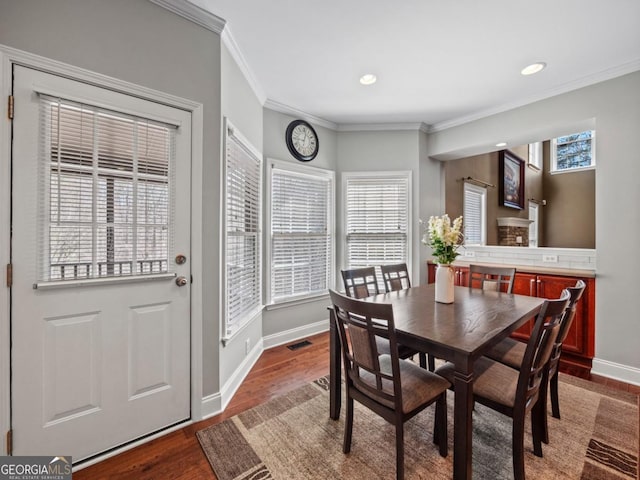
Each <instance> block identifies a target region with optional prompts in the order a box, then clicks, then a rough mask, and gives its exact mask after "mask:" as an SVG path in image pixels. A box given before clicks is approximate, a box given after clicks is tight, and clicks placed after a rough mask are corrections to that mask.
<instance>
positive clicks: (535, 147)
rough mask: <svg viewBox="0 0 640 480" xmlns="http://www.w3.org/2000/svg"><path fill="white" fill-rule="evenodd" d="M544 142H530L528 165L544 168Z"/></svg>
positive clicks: (539, 168)
mask: <svg viewBox="0 0 640 480" xmlns="http://www.w3.org/2000/svg"><path fill="white" fill-rule="evenodd" d="M542 158H543V150H542V142H533V143H530V144H529V154H528V158H527V166H529V167H531V168H533V169H535V170H542Z"/></svg>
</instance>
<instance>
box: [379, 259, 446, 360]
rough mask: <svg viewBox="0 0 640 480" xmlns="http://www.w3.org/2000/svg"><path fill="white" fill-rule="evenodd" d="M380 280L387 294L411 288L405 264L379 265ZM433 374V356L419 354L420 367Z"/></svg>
mask: <svg viewBox="0 0 640 480" xmlns="http://www.w3.org/2000/svg"><path fill="white" fill-rule="evenodd" d="M380 270H381V271H382V279H383V280H384V288H385V290H386V291H387V293H389V292H397V291H398V290H404V289H405V288H411V278H410V277H409V269H408V268H407V264H406V263H396V264H393V265H381V266H380ZM426 365H428V368H429V371H431V372H433V371H434V370H435V360H434V358H433V356H431V355H427V354H426V353H420V366H421V367H422V368H427V367H426Z"/></svg>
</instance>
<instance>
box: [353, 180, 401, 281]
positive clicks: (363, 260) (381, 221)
mask: <svg viewBox="0 0 640 480" xmlns="http://www.w3.org/2000/svg"><path fill="white" fill-rule="evenodd" d="M343 178H344V180H343V182H344V199H345V201H344V203H345V212H346V218H345V233H346V263H347V266H346V268H360V267H369V266H379V265H385V264H393V263H403V262H404V263H407V265H409V264H410V263H411V261H410V260H411V259H410V246H409V239H410V238H411V234H410V233H411V232H410V230H411V229H410V225H409V221H410V219H411V201H410V198H411V172H380V173H344V174H343ZM378 279H379V280H380V281H381V279H382V275H381V273H380V272H378ZM381 285H382V284H381ZM382 289H383V291H384V285H382Z"/></svg>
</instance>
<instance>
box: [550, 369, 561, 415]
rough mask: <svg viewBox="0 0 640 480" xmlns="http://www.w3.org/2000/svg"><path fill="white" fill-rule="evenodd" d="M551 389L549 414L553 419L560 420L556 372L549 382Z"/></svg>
mask: <svg viewBox="0 0 640 480" xmlns="http://www.w3.org/2000/svg"><path fill="white" fill-rule="evenodd" d="M549 383H550V389H551V413H552V415H553V418H560V399H559V398H558V371H557V370H556V372H555V373H554V374H553V377H551V380H550V382H549Z"/></svg>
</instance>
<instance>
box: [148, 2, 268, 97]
mask: <svg viewBox="0 0 640 480" xmlns="http://www.w3.org/2000/svg"><path fill="white" fill-rule="evenodd" d="M152 1H153V0H152ZM222 43H223V44H224V45H225V46H226V47H227V50H229V53H230V54H231V57H232V58H233V59H234V60H235V62H236V64H237V65H238V68H239V69H240V71H241V72H242V74H243V75H244V78H245V79H246V80H247V82H248V83H249V86H250V87H251V90H253V93H254V95H255V96H256V97H258V101H259V102H260V105H264V104H265V102H266V101H267V95H266V94H265V93H264V89H263V88H262V85H260V82H258V79H257V78H256V76H255V74H254V73H253V70H251V67H250V66H249V64H248V63H247V61H246V60H245V58H244V55H242V51H241V50H240V47H238V44H237V43H236V40H235V38H234V37H233V34H232V33H231V27H230V26H229V25H228V24H227V25H226V26H225V27H224V30H223V31H222Z"/></svg>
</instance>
